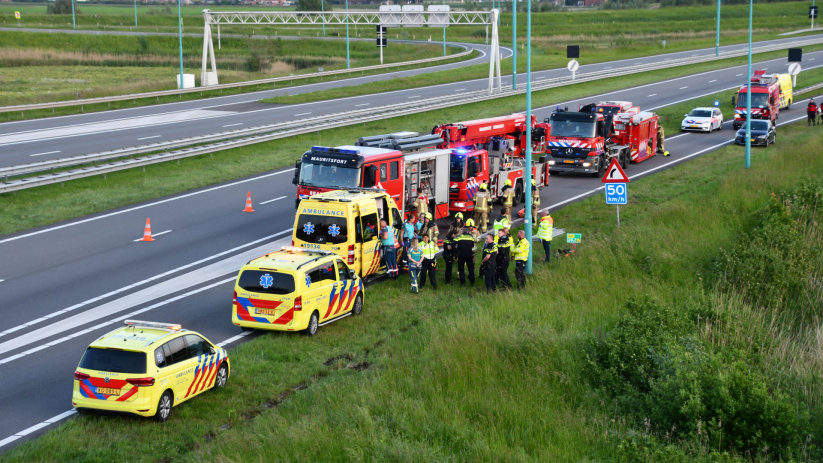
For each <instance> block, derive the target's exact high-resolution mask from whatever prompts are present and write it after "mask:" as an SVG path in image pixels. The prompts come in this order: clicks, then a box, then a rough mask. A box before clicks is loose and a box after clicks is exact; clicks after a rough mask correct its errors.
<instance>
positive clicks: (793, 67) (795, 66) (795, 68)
mask: <svg viewBox="0 0 823 463" xmlns="http://www.w3.org/2000/svg"><path fill="white" fill-rule="evenodd" d="M802 70H803V68H802V67H800V63H789V74H791V76H792V87H794V86H795V85H797V75H798V74H800V71H802Z"/></svg>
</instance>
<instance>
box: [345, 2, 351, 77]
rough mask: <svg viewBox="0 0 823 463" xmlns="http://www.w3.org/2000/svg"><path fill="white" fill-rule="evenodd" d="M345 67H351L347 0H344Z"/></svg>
mask: <svg viewBox="0 0 823 463" xmlns="http://www.w3.org/2000/svg"><path fill="white" fill-rule="evenodd" d="M346 69H351V55H350V54H349V0H346Z"/></svg>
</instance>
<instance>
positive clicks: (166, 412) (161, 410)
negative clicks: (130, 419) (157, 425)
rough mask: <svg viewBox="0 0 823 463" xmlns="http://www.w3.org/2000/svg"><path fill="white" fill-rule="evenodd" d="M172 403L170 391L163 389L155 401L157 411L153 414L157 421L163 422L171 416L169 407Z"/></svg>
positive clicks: (172, 398)
mask: <svg viewBox="0 0 823 463" xmlns="http://www.w3.org/2000/svg"><path fill="white" fill-rule="evenodd" d="M172 405H174V397H173V396H172V394H171V391H164V392H163V395H161V396H160V400H158V401H157V413H155V414H154V419H155V420H156V421H159V422H161V423H162V422H164V421H166V420H168V419H169V417H170V416H171V407H172Z"/></svg>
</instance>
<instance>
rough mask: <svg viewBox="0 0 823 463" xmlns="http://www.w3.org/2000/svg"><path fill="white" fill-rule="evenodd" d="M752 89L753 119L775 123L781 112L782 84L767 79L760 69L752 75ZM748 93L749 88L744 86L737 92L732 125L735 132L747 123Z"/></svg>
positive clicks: (763, 71) (764, 72) (775, 80)
mask: <svg viewBox="0 0 823 463" xmlns="http://www.w3.org/2000/svg"><path fill="white" fill-rule="evenodd" d="M751 87H752V88H751V100H752V101H751V107H752V119H770V120H771V121H772V123H774V122H775V121H776V120H777V116H778V113H779V112H780V84H779V83H778V81H777V79H774V78H770V76H769V77H767V76H766V71H765V70H763V69H760V70H757V71H755V72H754V74H753V75H752V85H751ZM748 91H749V89H748V86H746V85H744V86H743V87H741V88H740V90H739V91H738V92H737V96H736V105H735V106H736V107H735V109H734V123H733V124H732V125H733V126H734V130H737V129H739V128H740V127H741V126H742V125H743V124H745V123H746V99H747V96H746V95H747V93H748Z"/></svg>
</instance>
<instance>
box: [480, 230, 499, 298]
mask: <svg viewBox="0 0 823 463" xmlns="http://www.w3.org/2000/svg"><path fill="white" fill-rule="evenodd" d="M480 272H481V273H482V274H483V277H484V278H485V280H486V292H491V291H497V284H496V281H495V280H496V279H497V245H496V244H494V238H493V237H492V235H491V234H488V235H486V244H484V245H483V260H482V261H480Z"/></svg>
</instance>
